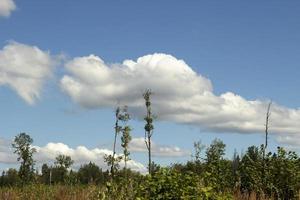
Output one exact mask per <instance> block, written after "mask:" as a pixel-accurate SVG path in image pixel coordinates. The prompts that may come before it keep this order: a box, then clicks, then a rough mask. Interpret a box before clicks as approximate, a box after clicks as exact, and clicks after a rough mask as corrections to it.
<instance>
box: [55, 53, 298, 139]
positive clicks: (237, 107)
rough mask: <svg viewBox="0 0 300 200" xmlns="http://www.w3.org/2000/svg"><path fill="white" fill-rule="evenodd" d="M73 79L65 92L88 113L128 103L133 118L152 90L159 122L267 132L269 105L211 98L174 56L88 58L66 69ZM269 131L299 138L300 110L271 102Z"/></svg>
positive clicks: (66, 81)
mask: <svg viewBox="0 0 300 200" xmlns="http://www.w3.org/2000/svg"><path fill="white" fill-rule="evenodd" d="M66 69H67V70H68V72H69V75H65V76H64V77H63V78H62V80H61V88H62V89H63V91H64V92H65V93H67V94H68V95H69V96H70V97H71V98H72V99H73V101H75V102H77V103H78V104H80V105H81V106H83V107H86V108H101V107H114V106H115V105H116V104H117V103H119V104H126V105H128V106H129V107H130V108H131V112H132V113H133V115H134V116H135V117H139V118H142V117H143V115H144V113H145V108H144V102H143V98H142V93H143V91H145V90H146V89H147V88H150V89H151V90H152V91H153V92H154V95H153V96H152V102H153V105H152V107H153V112H154V113H155V114H156V115H157V116H158V119H161V120H168V121H173V122H177V123H185V124H193V125H197V126H199V127H201V128H202V129H207V130H209V131H214V132H235V133H258V132H261V133H263V132H264V123H265V114H266V109H267V105H268V101H261V100H246V99H245V98H243V97H241V96H239V95H237V94H234V93H232V92H226V93H223V94H221V95H219V96H218V95H215V94H214V93H213V89H212V84H211V82H210V80H209V79H207V78H205V77H203V76H202V75H200V74H197V73H196V72H194V71H193V70H192V68H191V67H190V66H188V65H187V64H186V63H185V62H184V61H182V60H178V59H176V58H175V57H173V56H171V55H166V54H153V55H146V56H143V57H140V58H138V59H137V61H133V60H125V61H124V62H123V63H121V64H106V63H105V62H104V61H103V60H102V59H101V58H99V57H97V56H95V55H90V56H87V57H77V58H74V59H73V60H71V61H70V62H68V63H67V64H66ZM271 113H272V114H271V121H270V127H271V128H270V132H272V133H275V134H279V135H281V134H286V133H288V134H291V135H296V134H300V123H299V121H300V110H299V109H289V108H286V107H284V106H280V105H277V104H276V103H273V105H272V108H271Z"/></svg>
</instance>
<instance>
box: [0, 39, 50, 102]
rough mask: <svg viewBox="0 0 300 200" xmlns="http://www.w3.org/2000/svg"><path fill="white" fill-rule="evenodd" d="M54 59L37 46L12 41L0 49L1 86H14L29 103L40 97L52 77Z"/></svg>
mask: <svg viewBox="0 0 300 200" xmlns="http://www.w3.org/2000/svg"><path fill="white" fill-rule="evenodd" d="M53 67H54V60H53V58H52V57H51V55H50V54H49V52H45V51H42V50H41V49H39V48H38V47H36V46H30V45H26V44H21V43H17V42H10V43H9V44H7V45H6V46H4V47H3V49H2V50H0V86H1V85H5V86H9V87H10V88H12V89H13V90H14V91H16V92H17V94H18V95H19V96H20V97H21V98H23V99H24V100H25V101H26V102H27V103H28V104H31V105H32V104H34V103H35V101H36V100H37V99H39V98H40V94H41V90H42V87H43V84H44V82H45V80H46V79H47V78H49V77H51V75H52V72H53Z"/></svg>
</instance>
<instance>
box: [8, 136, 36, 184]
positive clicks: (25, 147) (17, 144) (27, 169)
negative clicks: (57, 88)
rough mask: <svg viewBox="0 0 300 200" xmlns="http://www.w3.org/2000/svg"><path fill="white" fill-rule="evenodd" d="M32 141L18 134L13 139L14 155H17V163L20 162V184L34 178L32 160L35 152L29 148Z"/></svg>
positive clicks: (28, 137)
mask: <svg viewBox="0 0 300 200" xmlns="http://www.w3.org/2000/svg"><path fill="white" fill-rule="evenodd" d="M32 142H33V139H32V138H31V137H30V136H29V135H27V134H26V133H20V134H19V135H17V136H16V137H15V139H14V142H13V143H12V147H13V148H14V149H15V151H14V153H16V154H17V155H18V161H21V166H20V169H19V177H20V179H21V181H22V184H24V183H27V182H30V181H32V180H33V178H34V160H33V157H32V156H33V154H34V153H35V152H36V150H35V149H34V148H32V147H31V144H32Z"/></svg>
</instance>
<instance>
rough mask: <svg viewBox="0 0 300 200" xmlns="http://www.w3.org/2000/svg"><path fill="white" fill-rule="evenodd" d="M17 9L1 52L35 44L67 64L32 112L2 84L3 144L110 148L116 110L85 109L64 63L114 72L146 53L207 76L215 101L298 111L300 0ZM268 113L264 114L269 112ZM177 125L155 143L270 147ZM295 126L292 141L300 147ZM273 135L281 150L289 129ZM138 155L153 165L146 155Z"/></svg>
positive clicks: (160, 130) (6, 22)
mask: <svg viewBox="0 0 300 200" xmlns="http://www.w3.org/2000/svg"><path fill="white" fill-rule="evenodd" d="M0 1H4V0H0ZM14 3H15V5H16V9H15V10H13V11H12V12H11V13H10V16H2V17H0V44H1V48H0V49H3V48H4V46H6V45H8V44H10V41H15V42H18V43H21V44H24V45H28V46H36V47H38V48H39V49H41V50H42V51H44V52H50V54H51V55H53V57H62V55H63V57H64V59H61V60H60V61H59V64H57V65H56V68H55V70H54V72H53V76H52V77H51V78H49V79H48V80H47V81H45V84H44V87H43V89H42V91H41V98H40V99H38V100H37V101H36V102H35V104H34V105H28V103H27V102H26V101H24V100H23V99H22V98H21V97H20V96H18V95H17V94H16V92H15V91H13V90H11V88H10V87H9V86H8V85H7V84H2V85H1V81H0V103H1V104H0V106H1V113H2V114H0V121H2V123H1V128H0V136H1V138H4V139H7V140H11V139H12V138H13V137H14V136H15V135H16V134H18V133H19V132H23V131H25V132H28V133H29V134H30V135H31V136H32V137H33V139H34V144H35V145H38V146H45V145H46V144H47V143H49V142H61V143H64V144H66V145H68V146H69V147H70V148H76V147H77V146H78V145H84V146H86V147H87V148H96V147H98V148H107V149H111V147H110V146H111V142H112V138H113V137H112V133H113V123H114V122H113V120H114V119H113V108H112V106H98V107H97V108H93V109H85V108H82V105H80V103H78V102H76V100H74V99H72V97H70V95H68V94H66V92H63V91H62V90H61V87H60V86H59V84H60V80H61V79H62V78H63V77H64V76H65V75H66V74H70V72H69V71H68V69H66V67H65V63H67V62H69V61H71V60H72V59H74V58H76V57H82V56H88V55H90V54H94V55H96V56H99V57H100V58H101V59H102V60H104V61H105V63H107V65H109V64H111V63H122V62H123V60H126V59H130V60H136V59H137V58H139V57H142V56H144V55H148V54H154V53H164V54H170V55H172V56H173V57H175V58H177V59H182V60H184V61H185V62H186V64H187V65H188V66H190V68H191V69H192V70H193V71H194V72H196V73H197V74H198V75H200V74H201V75H202V76H204V77H206V78H207V79H209V80H210V81H211V83H212V86H213V94H214V95H216V96H219V95H221V94H223V93H226V92H232V93H234V94H237V95H240V96H241V97H243V98H244V99H246V100H257V99H258V100H259V101H261V102H265V101H268V100H270V99H272V100H273V101H274V102H275V103H276V105H275V106H277V105H279V106H282V107H285V108H290V109H293V110H294V111H295V112H299V110H298V109H297V108H298V107H299V102H300V94H299V92H298V87H299V85H300V79H299V75H300V70H299V67H300V66H299V61H300V59H299V54H300V48H299V43H300V2H299V1H251V2H250V1H248V2H246V1H244V2H241V1H226V2H225V1H223V2H220V1H98V0H87V1H76V2H75V1H67V0H66V1H58V0H51V1H35V0H27V1H21V0H15V1H14ZM0 10H1V9H0ZM0 58H1V57H0ZM6 67H7V68H9V67H10V66H6ZM0 70H1V67H0ZM0 73H1V71H0ZM71 75H72V74H71ZM73 76H74V74H73ZM150 86H151V85H150ZM182 90H185V85H182ZM261 113H262V115H264V114H265V111H264V110H262V111H261ZM289 116H290V115H289ZM297 117H298V116H296V117H294V118H293V117H291V119H298V118H297ZM169 119H173V118H172V117H171V118H166V120H164V121H157V122H156V123H155V127H156V129H155V132H154V138H153V139H154V141H155V142H156V143H157V144H158V145H161V146H165V145H167V146H178V147H180V148H181V149H184V150H189V151H192V146H193V142H194V141H197V140H202V141H203V143H205V144H209V143H210V142H211V140H212V139H213V138H215V137H218V138H221V139H222V140H224V142H225V143H226V145H227V155H228V157H230V156H231V155H232V153H233V151H234V149H237V150H238V152H241V151H243V150H246V148H247V147H248V146H250V145H253V144H254V145H259V144H261V143H262V142H263V135H262V134H259V133H257V132H258V131H254V132H253V131H252V132H251V131H248V132H247V133H244V132H243V131H241V132H239V131H228V130H225V129H224V131H222V130H218V131H216V129H215V128H208V129H207V127H206V125H205V124H204V125H203V122H201V123H200V125H198V124H197V123H198V122H192V123H188V124H186V123H181V122H180V121H178V120H169ZM278 121H280V119H279V120H278ZM295 122H296V120H295ZM131 124H132V126H133V128H134V130H133V136H134V137H143V122H141V121H139V120H133V121H132V122H131ZM195 124H196V125H195ZM261 124H262V125H263V124H264V121H261ZM297 128H298V126H296V127H295V130H296V131H294V130H293V131H291V132H292V133H291V134H293V135H292V136H293V137H294V136H295V137H296V139H293V140H297V141H299V143H300V139H299V138H300V137H299V136H298V135H299V134H300V133H298V134H297V131H298V130H299V131H300V129H297ZM216 132H218V133H216ZM225 132H226V133H225ZM236 132H238V133H236ZM275 132H276V131H275ZM279 132H280V131H279ZM271 135H272V133H271ZM274 135H275V136H271V137H270V139H271V145H270V149H274V147H275V146H277V145H278V140H276V138H275V137H277V136H278V135H280V136H282V137H285V135H284V133H282V132H280V133H278V134H277V133H276V134H274ZM289 137H290V135H289ZM276 141H277V142H276ZM280 141H283V142H281V143H279V144H280V145H285V146H287V147H292V144H291V142H290V139H288V140H284V139H283V140H280ZM293 144H294V143H293ZM132 156H133V158H134V160H137V161H138V162H141V163H143V164H145V162H146V159H145V156H146V154H144V153H133V155H132ZM187 159H190V156H188V155H185V156H182V157H156V158H155V159H154V160H157V162H159V163H162V164H169V163H171V162H176V161H185V160H187ZM2 165H3V166H5V165H6V164H5V162H3V163H2Z"/></svg>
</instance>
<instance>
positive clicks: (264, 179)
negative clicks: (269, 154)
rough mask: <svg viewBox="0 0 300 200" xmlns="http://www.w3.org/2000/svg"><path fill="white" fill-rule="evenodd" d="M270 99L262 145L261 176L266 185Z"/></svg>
mask: <svg viewBox="0 0 300 200" xmlns="http://www.w3.org/2000/svg"><path fill="white" fill-rule="evenodd" d="M271 105H272V101H271V102H270V103H269V104H268V108H267V114H266V124H265V145H264V146H263V168H262V170H263V171H262V176H263V183H264V186H266V185H267V182H266V181H267V177H266V173H267V159H266V149H267V146H268V135H269V120H270V115H271V113H270V109H271Z"/></svg>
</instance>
